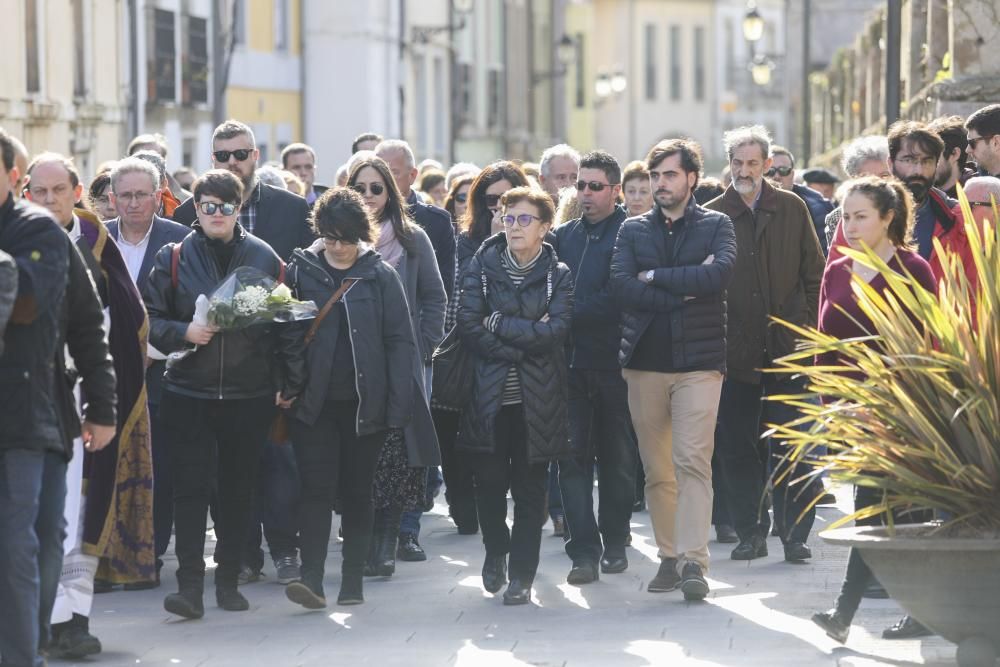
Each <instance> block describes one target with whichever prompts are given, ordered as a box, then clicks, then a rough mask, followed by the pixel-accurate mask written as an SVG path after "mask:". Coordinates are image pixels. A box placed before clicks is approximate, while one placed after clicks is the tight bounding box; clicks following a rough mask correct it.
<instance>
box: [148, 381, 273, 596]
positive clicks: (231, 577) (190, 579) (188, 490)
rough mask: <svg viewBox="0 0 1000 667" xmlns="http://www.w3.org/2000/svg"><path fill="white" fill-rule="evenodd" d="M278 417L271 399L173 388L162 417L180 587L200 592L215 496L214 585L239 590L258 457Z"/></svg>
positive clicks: (161, 409) (166, 396) (163, 404)
mask: <svg viewBox="0 0 1000 667" xmlns="http://www.w3.org/2000/svg"><path fill="white" fill-rule="evenodd" d="M273 417H274V398H273V397H271V396H263V397H261V398H248V399H227V400H215V399H209V398H191V397H188V396H182V395H181V394H176V393H174V392H172V391H170V390H169V389H168V390H166V391H165V392H164V393H163V401H162V403H161V404H160V418H161V419H162V421H163V425H164V431H165V433H166V436H167V447H168V450H169V452H170V472H171V476H172V478H173V482H174V530H175V532H176V543H175V545H174V552H175V553H176V554H177V562H178V567H177V583H178V584H179V585H180V588H181V589H199V590H200V589H201V588H202V587H203V586H204V580H205V557H204V554H205V524H206V519H207V515H208V504H209V500H210V499H211V497H212V492H213V490H214V491H216V498H215V500H216V508H217V512H216V523H215V534H216V537H217V538H218V544H217V546H216V549H215V560H216V562H217V563H218V569H217V570H216V572H215V583H216V586H222V587H234V588H235V587H236V578H237V575H238V574H239V569H240V555H241V553H242V551H243V545H244V544H245V543H246V533H247V527H248V526H249V522H250V514H251V512H252V511H253V506H254V505H253V502H254V487H255V486H256V484H257V469H258V465H259V463H260V452H261V448H263V446H264V442H265V441H266V440H267V432H268V427H269V426H270V424H271V419H272V418H273Z"/></svg>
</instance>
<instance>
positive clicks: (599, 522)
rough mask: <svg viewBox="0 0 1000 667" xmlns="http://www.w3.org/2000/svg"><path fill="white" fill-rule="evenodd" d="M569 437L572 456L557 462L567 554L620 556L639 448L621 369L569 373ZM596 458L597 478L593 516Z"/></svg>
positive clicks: (581, 558)
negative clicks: (596, 507) (595, 514)
mask: <svg viewBox="0 0 1000 667" xmlns="http://www.w3.org/2000/svg"><path fill="white" fill-rule="evenodd" d="M569 433H570V442H571V443H572V446H573V453H574V456H573V457H572V458H565V459H560V460H559V488H560V490H561V491H562V501H563V510H564V511H565V513H566V525H567V527H568V528H569V534H570V539H569V541H568V542H566V553H567V555H569V557H570V559H571V560H572V561H573V562H574V563H576V562H589V563H592V564H595V565H596V564H597V561H598V560H600V558H601V556H602V555H603V554H604V553H605V552H607V553H609V555H613V556H615V557H621V556H624V555H625V540H626V538H627V537H628V534H629V520H630V519H631V518H632V504H633V502H634V501H635V471H636V461H637V458H638V456H637V453H638V450H637V449H636V444H635V435H634V434H633V432H632V419H631V416H630V413H629V409H628V385H627V384H625V379H624V378H623V377H622V374H621V371H603V370H582V369H571V370H570V372H569ZM595 460H596V462H597V467H598V476H599V480H600V484H599V486H598V497H599V502H600V504H599V505H598V512H597V517H596V518H595V516H594V463H595ZM550 503H551V500H550ZM550 511H551V506H550ZM602 545H603V546H602Z"/></svg>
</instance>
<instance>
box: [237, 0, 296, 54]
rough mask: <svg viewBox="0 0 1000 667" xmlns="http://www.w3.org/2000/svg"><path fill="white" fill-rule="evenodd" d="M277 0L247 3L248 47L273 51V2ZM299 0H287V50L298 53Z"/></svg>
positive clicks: (265, 51)
mask: <svg viewBox="0 0 1000 667" xmlns="http://www.w3.org/2000/svg"><path fill="white" fill-rule="evenodd" d="M276 2H277V0H250V2H249V3H248V4H247V19H248V21H249V25H248V26H247V39H248V42H249V47H250V49H252V50H254V51H261V52H264V53H271V52H273V51H274V23H275V16H274V11H275V4H276ZM301 11H302V7H301V2H300V0H288V40H289V43H288V52H289V53H290V54H293V55H297V54H298V53H299V50H300V49H299V16H300V12H301Z"/></svg>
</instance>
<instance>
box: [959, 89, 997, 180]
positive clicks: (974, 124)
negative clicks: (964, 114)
mask: <svg viewBox="0 0 1000 667" xmlns="http://www.w3.org/2000/svg"><path fill="white" fill-rule="evenodd" d="M965 129H966V130H968V132H969V137H968V150H969V153H970V154H971V155H972V157H973V158H975V160H976V163H977V164H978V165H979V175H980V176H1000V104H991V105H989V106H986V107H983V108H982V109H980V110H979V111H977V112H975V113H974V114H972V115H971V116H969V119H968V120H967V121H965Z"/></svg>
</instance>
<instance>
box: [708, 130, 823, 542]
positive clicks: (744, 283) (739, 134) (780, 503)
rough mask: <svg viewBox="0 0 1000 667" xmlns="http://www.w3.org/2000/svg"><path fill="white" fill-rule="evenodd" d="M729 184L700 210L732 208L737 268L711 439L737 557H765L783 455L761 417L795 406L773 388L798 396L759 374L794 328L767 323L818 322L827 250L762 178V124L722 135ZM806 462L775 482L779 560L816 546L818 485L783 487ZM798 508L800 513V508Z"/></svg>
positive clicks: (803, 217)
mask: <svg viewBox="0 0 1000 667" xmlns="http://www.w3.org/2000/svg"><path fill="white" fill-rule="evenodd" d="M725 145H726V151H727V153H728V155H729V165H730V168H731V170H732V178H733V181H732V184H731V185H730V186H729V188H728V189H727V190H726V191H725V193H723V194H722V196H720V197H718V198H717V199H715V200H713V201H711V202H709V203H708V204H707V205H706V208H709V209H713V210H716V211H720V212H722V213H725V214H726V215H728V216H729V217H730V218H731V219H732V221H733V226H734V227H735V230H736V247H737V252H736V269H735V272H734V274H733V279H732V281H731V282H730V284H729V321H728V325H729V326H728V331H729V336H728V343H727V347H728V349H727V354H726V364H727V368H728V372H727V376H726V379H725V382H724V383H723V386H722V397H721V399H720V403H719V418H718V427H717V429H716V433H715V446H716V450H717V452H718V455H719V458H720V460H721V462H722V471H723V477H724V480H723V482H724V483H725V484H728V489H729V493H728V496H729V501H730V511H731V513H732V518H733V523H734V524H735V527H736V532H737V534H738V535H739V538H740V543H739V545H738V546H737V547H736V548H735V549H734V550H733V553H732V558H733V559H734V560H753V559H754V558H760V557H762V556H766V555H767V544H766V542H765V538H766V537H767V533H768V529H769V523H770V522H769V521H768V519H767V513H766V511H764V505H763V503H762V497H763V495H764V490H765V482H766V479H767V476H768V474H770V473H772V472H774V473H775V477H778V476H780V475H782V473H783V472H784V471H783V470H776V469H777V468H778V464H779V463H780V462H781V458H782V456H783V455H784V453H785V446H784V445H783V443H781V442H780V441H779V440H776V439H775V438H770V439H769V440H770V441H769V442H765V443H764V445H765V448H766V451H765V452H762V453H758V445H759V443H760V435H761V434H762V432H763V431H764V430H765V429H766V426H765V425H766V424H769V423H773V424H784V423H786V422H789V421H791V420H793V419H795V418H796V417H797V416H798V412H797V411H796V410H794V409H793V408H789V407H787V406H785V405H783V404H780V403H772V402H768V401H763V402H762V400H761V399H762V398H764V397H765V396H769V395H775V394H786V393H787V394H797V393H801V392H802V390H803V384H802V381H801V380H799V379H793V378H789V377H787V376H783V375H770V374H764V373H761V369H763V368H767V367H769V366H771V365H772V363H773V361H774V360H775V359H777V358H779V357H782V356H784V355H786V354H789V353H790V352H792V351H793V350H794V348H795V339H794V337H793V335H792V333H791V332H790V331H789V330H788V329H786V328H784V327H783V326H781V325H780V324H777V323H775V322H774V321H772V319H771V318H772V317H779V318H781V319H783V320H786V321H788V322H791V323H793V324H797V325H802V326H815V325H816V318H817V309H818V303H819V288H820V281H821V279H822V276H823V265H824V260H823V251H822V250H821V249H820V244H819V239H818V238H817V237H816V230H815V229H814V228H813V224H812V221H811V218H810V216H809V210H808V209H807V208H806V205H805V204H804V203H803V202H802V200H801V199H799V198H798V197H797V196H795V195H794V194H793V193H791V192H786V191H783V190H779V189H776V188H774V187H772V186H771V185H769V184H768V183H767V182H766V181H765V180H764V173H765V172H766V171H767V170H768V169H769V168H770V167H771V158H770V151H771V138H770V136H769V135H768V132H767V130H766V129H765V128H763V127H760V126H753V127H741V128H738V129H735V130H732V131H730V132H727V133H726V135H725ZM805 472H808V470H801V471H799V470H796V471H794V472H793V473H792V474H790V475H786V476H785V478H784V479H783V480H782V481H781V482H778V483H775V484H774V494H773V496H774V519H775V526H776V530H777V532H778V534H779V535H780V537H781V541H782V544H783V545H784V551H785V560H788V561H801V560H805V559H807V558H809V557H810V556H811V555H812V553H811V552H810V550H809V547H808V546H807V545H806V544H805V542H806V539H807V538H808V537H809V531H810V530H811V528H812V524H813V520H814V518H815V510H813V509H810V510H809V511H808V512H805V514H804V515H803V512H804V510H805V508H806V506H807V505H809V503H810V502H811V501H812V499H813V496H814V493H815V489H814V488H810V489H808V490H807V491H804V492H803V490H802V487H801V486H800V485H793V486H792V487H791V488H789V485H788V480H792V479H796V478H798V477H800V476H801V474H803V473H805ZM800 515H802V518H801V520H799V516H800Z"/></svg>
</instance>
